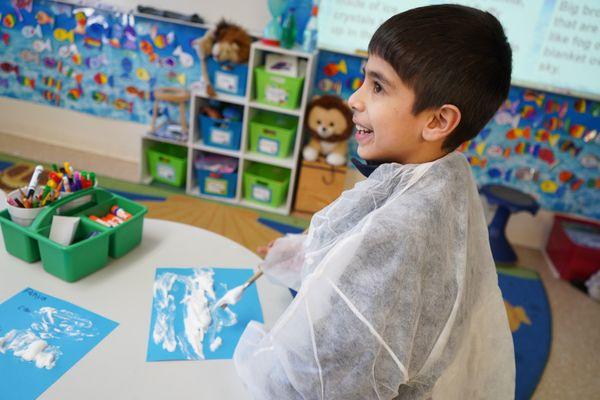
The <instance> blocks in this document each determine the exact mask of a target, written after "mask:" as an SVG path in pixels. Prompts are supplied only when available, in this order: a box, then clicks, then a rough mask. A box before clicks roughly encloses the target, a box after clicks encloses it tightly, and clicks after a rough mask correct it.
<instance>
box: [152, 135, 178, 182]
mask: <svg viewBox="0 0 600 400" xmlns="http://www.w3.org/2000/svg"><path fill="white" fill-rule="evenodd" d="M146 155H147V158H148V169H149V171H150V175H152V178H154V179H155V180H157V181H158V182H162V183H166V184H168V185H173V186H177V187H181V186H183V185H184V184H185V177H186V171H187V148H185V147H181V146H175V145H171V144H168V143H154V144H152V146H151V147H149V148H148V149H147V150H146Z"/></svg>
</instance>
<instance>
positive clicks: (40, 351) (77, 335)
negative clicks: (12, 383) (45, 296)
mask: <svg viewBox="0 0 600 400" xmlns="http://www.w3.org/2000/svg"><path fill="white" fill-rule="evenodd" d="M31 314H32V316H33V317H34V318H36V321H35V322H33V323H32V324H31V326H30V327H29V328H27V329H11V330H10V331H8V332H7V333H6V334H5V335H4V336H2V337H0V353H2V354H5V353H6V352H9V351H12V353H13V355H14V356H15V357H17V358H20V359H21V360H23V361H24V362H31V363H34V364H35V366H36V367H37V368H45V369H52V368H54V366H55V365H56V362H57V360H58V359H59V358H60V356H61V355H62V352H61V351H60V346H59V344H60V342H61V341H62V340H75V341H81V340H83V339H84V338H86V337H94V336H96V335H97V334H98V333H97V332H96V330H95V329H94V328H93V323H92V322H91V321H89V320H87V319H84V318H81V317H79V315H77V314H75V313H73V312H71V311H68V310H56V309H55V308H52V307H42V308H40V309H39V310H37V311H34V312H32V313H31ZM48 340H51V341H52V342H53V343H54V344H50V343H49V342H48Z"/></svg>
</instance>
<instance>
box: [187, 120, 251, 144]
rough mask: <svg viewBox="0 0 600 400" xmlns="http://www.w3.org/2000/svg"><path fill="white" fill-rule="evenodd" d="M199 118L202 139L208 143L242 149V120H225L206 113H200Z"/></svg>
mask: <svg viewBox="0 0 600 400" xmlns="http://www.w3.org/2000/svg"><path fill="white" fill-rule="evenodd" d="M198 119H199V120H200V132H201V134H202V140H203V141H204V143H205V144H206V145H208V146H214V147H220V148H222V149H229V150H239V149H240V141H241V139H242V122H229V121H224V120H220V119H216V118H211V117H209V116H206V115H204V114H200V115H199V116H198Z"/></svg>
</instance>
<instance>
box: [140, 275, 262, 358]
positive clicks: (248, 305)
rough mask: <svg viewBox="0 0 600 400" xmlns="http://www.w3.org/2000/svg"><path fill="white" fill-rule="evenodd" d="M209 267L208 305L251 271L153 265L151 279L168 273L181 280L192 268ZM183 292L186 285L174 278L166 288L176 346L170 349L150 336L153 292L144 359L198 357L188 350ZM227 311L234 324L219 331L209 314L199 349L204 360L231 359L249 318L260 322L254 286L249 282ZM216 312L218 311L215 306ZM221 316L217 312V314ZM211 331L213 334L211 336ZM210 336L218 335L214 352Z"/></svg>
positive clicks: (154, 304) (156, 298) (154, 312)
mask: <svg viewBox="0 0 600 400" xmlns="http://www.w3.org/2000/svg"><path fill="white" fill-rule="evenodd" d="M207 270H212V271H213V272H214V275H213V279H214V284H213V290H214V292H215V299H214V300H213V299H210V298H209V299H208V300H209V306H212V305H213V304H214V303H215V302H216V300H218V299H220V298H221V296H223V295H224V294H225V293H226V292H227V291H228V290H229V289H232V288H234V287H236V286H239V285H241V284H243V283H244V282H245V281H247V280H248V278H250V277H251V276H252V274H253V273H254V272H253V271H252V270H251V269H233V268H203V269H200V268H197V269H196V268H157V269H156V276H155V281H158V280H159V279H160V278H161V276H163V275H164V274H168V273H172V274H175V275H177V277H178V278H183V279H185V278H186V277H191V276H193V275H194V273H195V271H207ZM185 291H186V285H185V283H184V282H183V281H182V280H181V279H178V280H176V281H175V283H174V284H173V286H172V289H171V290H170V291H169V295H170V296H173V298H172V299H171V304H172V306H173V311H172V312H171V313H170V314H169V317H170V318H173V330H174V334H175V337H176V338H177V346H176V348H175V349H173V351H168V350H166V349H164V348H163V342H162V341H159V342H158V343H156V342H155V341H154V338H153V331H154V329H155V324H156V321H157V304H158V302H159V301H160V299H159V297H160V296H157V294H156V293H155V295H154V299H153V302H152V318H151V320H150V331H149V335H148V353H147V356H146V360H147V361H169V360H201V359H202V357H200V356H199V355H198V354H196V353H195V352H194V351H191V346H190V345H189V342H188V341H187V338H186V335H185V328H184V312H185V305H184V304H183V303H182V302H181V301H182V299H183V298H184V295H185ZM229 309H230V310H231V312H233V313H235V314H236V317H237V323H236V324H234V325H232V326H228V327H223V328H222V329H221V330H220V331H218V332H216V327H215V324H214V322H215V318H214V316H213V323H212V324H211V327H210V328H209V332H207V334H206V335H205V337H204V340H203V343H202V352H203V355H204V359H206V360H218V359H231V358H233V352H234V350H235V347H236V346H237V343H238V341H239V339H240V336H241V335H242V333H243V332H244V329H246V325H248V323H249V322H250V321H259V322H263V316H262V308H261V306H260V301H259V299H258V291H257V290H256V286H255V285H251V286H250V287H248V288H247V289H246V291H245V292H244V295H243V296H242V298H241V300H240V301H239V302H238V303H237V304H235V305H231V306H229ZM217 312H219V313H221V310H220V309H218V310H217ZM219 315H221V314H219ZM213 333H214V335H213ZM212 337H221V339H222V344H221V346H220V347H219V348H217V349H216V350H215V351H211V350H210V343H211V338H212Z"/></svg>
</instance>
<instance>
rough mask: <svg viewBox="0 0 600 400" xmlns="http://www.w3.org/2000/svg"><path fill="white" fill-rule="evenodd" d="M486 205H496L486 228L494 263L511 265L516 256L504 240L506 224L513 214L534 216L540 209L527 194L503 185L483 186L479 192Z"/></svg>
mask: <svg viewBox="0 0 600 400" xmlns="http://www.w3.org/2000/svg"><path fill="white" fill-rule="evenodd" d="M479 191H480V193H481V194H483V195H484V196H485V197H486V198H487V201H488V203H490V204H493V205H496V206H497V209H496V213H495V214H494V218H493V219H492V222H491V223H490V225H489V226H488V230H489V233H490V247H491V248H492V255H493V256H494V261H496V262H497V263H505V264H513V263H515V262H516V261H517V255H516V254H515V251H514V250H513V248H512V246H511V245H510V243H508V240H506V224H507V223H508V218H509V217H510V215H511V214H512V213H514V212H519V211H527V212H530V213H531V214H532V215H535V214H536V213H537V211H538V210H539V208H540V205H539V203H538V202H537V201H536V200H535V199H534V198H533V197H532V196H531V195H529V194H527V193H523V192H521V191H520V190H517V189H513V188H510V187H508V186H503V185H484V186H483V187H482V188H481V189H480V190H479Z"/></svg>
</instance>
